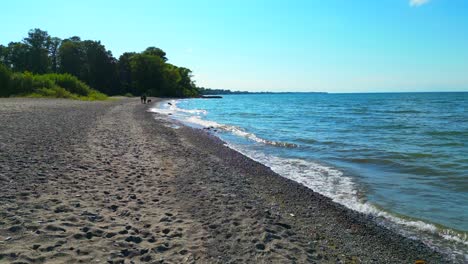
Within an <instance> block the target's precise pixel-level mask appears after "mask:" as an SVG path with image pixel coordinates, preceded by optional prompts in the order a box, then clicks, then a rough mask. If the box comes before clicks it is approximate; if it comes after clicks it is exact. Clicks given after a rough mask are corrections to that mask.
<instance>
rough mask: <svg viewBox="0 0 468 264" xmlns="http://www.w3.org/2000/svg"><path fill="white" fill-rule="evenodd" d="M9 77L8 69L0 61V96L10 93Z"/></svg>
mask: <svg viewBox="0 0 468 264" xmlns="http://www.w3.org/2000/svg"><path fill="white" fill-rule="evenodd" d="M10 79H11V72H10V70H9V69H8V68H7V67H6V66H5V65H3V64H1V63H0V97H5V96H9V95H10Z"/></svg>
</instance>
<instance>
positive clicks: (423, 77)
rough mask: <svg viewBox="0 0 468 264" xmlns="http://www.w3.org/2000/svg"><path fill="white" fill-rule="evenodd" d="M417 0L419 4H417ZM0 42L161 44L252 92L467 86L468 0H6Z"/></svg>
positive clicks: (209, 77)
mask: <svg viewBox="0 0 468 264" xmlns="http://www.w3.org/2000/svg"><path fill="white" fill-rule="evenodd" d="M410 1H414V3H410ZM1 6H2V12H1V13H2V14H1V16H0V25H1V26H0V28H1V30H0V44H3V45H6V44H8V43H9V42H10V41H19V40H21V39H22V38H24V37H25V36H26V34H27V32H28V30H29V29H32V28H41V29H43V30H47V31H48V32H49V34H50V35H52V36H57V37H60V38H67V37H71V36H74V35H77V36H80V37H81V38H82V39H92V40H101V41H102V43H103V44H105V46H106V47H107V48H108V49H110V50H111V51H112V52H113V54H114V55H115V56H117V57H118V56H119V55H120V54H122V53H123V52H125V51H142V50H144V49H145V48H146V47H148V46H157V47H160V48H162V49H163V50H165V51H166V52H167V53H168V57H169V62H171V63H173V64H176V65H179V66H185V67H188V68H190V69H192V70H193V72H194V75H195V79H196V81H197V84H198V85H200V86H206V87H212V88H229V89H233V90H250V91H265V90H270V91H328V92H383V91H395V92H396V91H467V90H468V1H466V0H429V1H427V0H372V1H371V0H353V1H351V0H326V1H318V0H302V1H301V0H297V1H295V0H287V1H286V0H282V1H275V0H265V1H263V0H226V1H220V0H197V1H192V0H186V1H181V0H165V1H162V0H159V1H152V0H132V1H117V0H114V1H100V0H93V1H85V0H80V1H63V0H61V1H58V0H57V1H52V0H50V1H45V0H42V1H32V0H31V1H24V0H23V1H22V0H15V1H4V2H2V4H1Z"/></svg>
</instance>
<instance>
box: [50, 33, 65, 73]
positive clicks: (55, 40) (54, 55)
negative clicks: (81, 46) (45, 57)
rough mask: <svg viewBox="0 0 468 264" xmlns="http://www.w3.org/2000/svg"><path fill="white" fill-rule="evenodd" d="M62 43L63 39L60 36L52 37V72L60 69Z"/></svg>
mask: <svg viewBox="0 0 468 264" xmlns="http://www.w3.org/2000/svg"><path fill="white" fill-rule="evenodd" d="M61 43H62V40H61V39H60V38H57V37H53V38H51V39H50V46H49V57H50V63H51V70H52V72H58V69H59V57H58V49H59V47H60V44H61Z"/></svg>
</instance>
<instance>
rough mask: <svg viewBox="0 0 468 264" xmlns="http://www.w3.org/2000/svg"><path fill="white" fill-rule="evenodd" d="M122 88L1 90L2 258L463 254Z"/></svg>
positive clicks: (355, 258) (208, 259)
mask: <svg viewBox="0 0 468 264" xmlns="http://www.w3.org/2000/svg"><path fill="white" fill-rule="evenodd" d="M119 99H120V100H108V101H94V102H87V101H73V100H57V99H32V98H0V122H1V124H2V126H0V149H1V151H0V171H1V173H0V263H15V262H16V263H49V262H52V263H132V262H131V261H133V263H416V261H418V260H424V262H425V263H437V264H438V263H451V260H449V259H447V258H446V257H445V256H443V255H441V254H440V253H438V252H435V251H434V250H433V249H430V248H429V247H427V246H426V245H424V244H423V243H422V242H420V241H415V240H411V239H407V238H405V237H403V236H401V235H398V234H396V233H394V232H393V231H391V230H388V229H386V228H383V227H381V226H379V225H377V224H376V223H374V222H373V221H372V219H370V218H369V217H368V216H366V215H363V214H359V213H356V212H354V211H351V210H349V209H347V208H345V207H344V206H342V205H339V204H336V203H334V202H333V201H331V200H330V199H329V198H326V197H324V196H322V195H320V194H318V193H316V192H313V191H312V190H310V189H308V188H306V187H304V186H302V185H301V184H299V183H296V182H293V181H291V180H288V179H285V178H283V177H281V176H279V175H278V174H276V173H274V172H273V171H271V170H270V169H269V168H268V167H266V166H264V165H262V164H260V163H258V162H255V161H253V160H251V159H249V158H247V157H245V156H243V155H242V154H240V153H238V152H236V151H234V150H232V149H230V148H228V147H226V146H225V145H224V144H223V142H222V141H221V140H220V139H218V138H217V137H215V136H213V135H212V134H210V132H208V131H206V130H201V129H194V128H190V127H187V126H183V125H181V124H178V126H174V125H173V122H175V121H171V120H169V119H168V118H167V117H166V116H164V115H160V114H156V113H151V112H148V111H147V110H148V109H149V108H150V107H152V106H153V105H154V103H157V102H160V101H161V100H163V99H157V98H151V99H152V102H151V103H150V104H141V103H140V99H139V98H123V97H122V98H119Z"/></svg>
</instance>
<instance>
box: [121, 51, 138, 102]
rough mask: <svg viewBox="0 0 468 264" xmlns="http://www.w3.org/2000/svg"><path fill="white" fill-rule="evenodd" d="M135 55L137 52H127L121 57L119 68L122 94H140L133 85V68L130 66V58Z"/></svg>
mask: <svg viewBox="0 0 468 264" xmlns="http://www.w3.org/2000/svg"><path fill="white" fill-rule="evenodd" d="M134 55H136V53H135V52H125V53H124V54H122V55H120V57H119V61H118V64H117V69H118V76H119V83H120V94H126V93H131V94H134V95H137V94H138V91H137V90H136V89H134V88H133V86H132V69H131V66H130V59H131V58H132V57H133V56H134Z"/></svg>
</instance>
